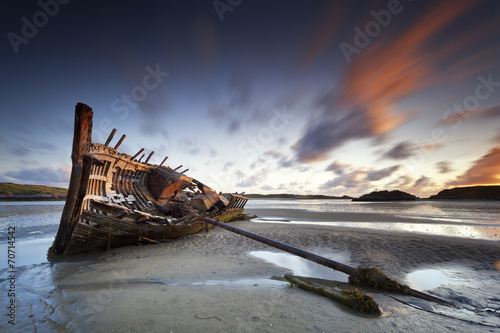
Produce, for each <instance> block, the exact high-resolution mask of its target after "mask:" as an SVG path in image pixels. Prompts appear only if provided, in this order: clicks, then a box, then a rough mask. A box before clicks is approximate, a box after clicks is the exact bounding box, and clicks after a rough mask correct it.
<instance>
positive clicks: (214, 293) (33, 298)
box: [0, 221, 500, 332]
mask: <svg viewBox="0 0 500 333" xmlns="http://www.w3.org/2000/svg"><path fill="white" fill-rule="evenodd" d="M233 225H234V226H236V227H240V228H242V229H245V230H248V231H251V232H255V233H257V234H260V235H262V236H266V237H269V238H272V239H276V240H278V241H281V242H284V243H287V244H290V245H293V246H296V247H299V248H302V249H304V250H308V251H311V252H314V253H317V254H319V255H323V256H326V257H329V258H331V259H333V260H337V261H340V260H343V263H345V264H349V265H351V266H359V265H361V266H370V267H373V266H375V267H378V268H380V269H381V270H383V271H384V272H385V273H387V274H388V275H390V276H391V277H393V278H396V279H399V280H400V281H401V282H403V283H409V282H410V281H409V280H408V276H409V274H410V273H412V272H415V271H419V270H425V269H427V270H429V269H432V270H436V271H440V272H443V274H445V275H446V276H447V278H448V283H450V284H445V285H441V286H438V287H437V288H434V289H433V290H432V291H431V292H432V293H434V294H436V295H438V296H440V297H443V298H445V299H448V300H452V301H454V302H456V303H457V304H458V305H460V306H461V307H462V310H457V309H452V308H446V307H444V306H439V305H435V304H431V303H427V302H424V301H419V300H415V299H413V298H411V297H408V296H401V295H394V296H395V297H396V298H398V299H400V300H403V301H405V302H410V303H414V304H418V305H419V306H420V307H424V308H426V309H430V310H437V311H440V312H443V313H446V314H448V315H451V316H459V317H462V318H466V319H469V320H474V321H477V322H482V323H486V324H489V325H498V326H499V327H500V317H499V316H498V315H495V314H491V313H485V312H483V313H478V314H474V313H473V312H472V310H473V309H474V308H477V309H485V308H488V307H494V306H497V307H500V287H499V285H498V281H500V243H499V242H494V241H485V240H470V239H464V238H451V237H440V236H429V235H421V234H414V233H398V232H388V231H378V230H369V229H350V228H340V227H325V226H317V225H292V224H290V225H287V224H273V223H253V222H246V221H242V222H236V223H233ZM252 251H254V252H255V251H272V252H277V253H279V252H280V251H279V250H277V249H273V248H271V247H269V246H267V245H264V244H261V243H258V242H256V241H253V240H250V239H248V238H244V237H242V236H240V235H236V234H233V233H231V232H229V231H226V230H222V229H212V230H211V231H210V232H209V233H208V234H205V233H201V234H197V235H193V236H189V237H185V238H183V239H179V240H176V241H172V242H169V243H165V244H160V245H152V246H130V247H124V248H119V249H115V250H111V251H110V252H109V253H102V254H100V255H98V256H95V255H93V256H81V257H75V258H72V259H71V260H70V261H69V260H68V261H61V262H52V263H50V264H49V263H45V264H39V265H32V266H29V267H24V268H20V271H19V274H18V280H17V295H18V298H17V302H18V303H17V304H18V309H17V318H16V326H15V330H13V329H12V328H13V327H12V326H10V325H8V324H7V323H6V320H5V319H3V320H2V322H1V327H2V331H5V330H4V328H7V331H24V332H26V331H35V330H36V331H37V332H48V331H57V332H66V331H70V332H90V331H94V332H137V331H150V332H200V331H205V332H222V331H225V332H336V331H337V332H431V331H432V332H449V331H468V332H498V328H493V327H487V326H480V325H477V324H471V323H467V322H464V321H460V320H457V319H452V318H448V317H444V316H439V315H436V314H433V313H430V312H426V311H423V310H419V309H415V308H413V307H410V306H407V305H405V304H403V303H400V302H398V301H397V300H395V299H393V298H392V297H391V295H387V294H383V293H377V292H373V291H367V292H368V293H369V294H370V295H372V296H374V297H375V299H376V301H377V302H378V303H379V304H380V306H381V308H382V310H383V312H384V315H383V316H382V317H372V316H367V315H360V314H358V313H355V312H353V311H351V310H350V309H348V308H346V307H344V306H343V305H340V304H337V303H335V302H333V301H331V300H329V299H326V298H323V297H320V296H318V295H314V294H310V293H308V292H305V291H303V290H300V289H298V288H290V287H289V285H288V283H285V282H281V281H275V280H272V279H270V278H271V277H272V276H280V277H282V276H283V275H284V274H285V273H290V272H293V271H292V267H288V268H287V265H286V263H285V264H283V265H282V266H285V267H280V266H278V265H275V264H272V263H270V262H268V261H266V260H263V259H260V258H258V257H256V256H253V255H251V254H250V253H251V252H252ZM450 281H451V282H450ZM0 285H1V286H2V289H3V290H5V288H6V286H7V281H2V282H1V283H0ZM6 301H7V300H5V299H2V300H1V301H0V306H1V308H3V309H5V306H6V305H7V303H6Z"/></svg>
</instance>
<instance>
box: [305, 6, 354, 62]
mask: <svg viewBox="0 0 500 333" xmlns="http://www.w3.org/2000/svg"><path fill="white" fill-rule="evenodd" d="M344 5H345V3H344V2H342V1H338V2H337V1H335V2H332V3H330V6H329V7H328V9H327V10H326V15H325V19H324V20H323V23H322V25H321V27H320V28H319V29H318V31H317V32H316V34H315V36H314V38H313V40H312V42H311V45H310V46H309V48H308V49H307V51H306V54H305V55H304V57H303V58H302V60H301V62H300V65H299V69H300V70H304V69H306V68H307V67H308V66H309V65H310V64H311V62H313V61H314V59H316V58H317V57H318V56H319V55H320V54H321V53H322V52H323V50H324V49H325V47H326V46H328V44H330V42H331V41H332V39H333V37H334V35H335V33H336V32H337V29H338V27H339V25H340V23H341V22H342V18H343V17H345V15H344V14H345V11H344ZM332 18H333V19H332Z"/></svg>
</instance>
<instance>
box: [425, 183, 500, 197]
mask: <svg viewBox="0 0 500 333" xmlns="http://www.w3.org/2000/svg"><path fill="white" fill-rule="evenodd" d="M429 199H432V200H500V186H470V187H455V188H452V189H448V190H442V191H441V192H439V193H438V194H436V195H432V196H430V197H429Z"/></svg>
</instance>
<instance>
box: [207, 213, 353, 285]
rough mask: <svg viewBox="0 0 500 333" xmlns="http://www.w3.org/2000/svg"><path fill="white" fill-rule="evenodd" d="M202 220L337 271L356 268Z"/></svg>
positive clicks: (237, 229)
mask: <svg viewBox="0 0 500 333" xmlns="http://www.w3.org/2000/svg"><path fill="white" fill-rule="evenodd" d="M203 221H205V222H207V223H210V224H213V225H216V226H218V227H221V228H224V229H226V230H229V231H232V232H234V233H237V234H239V235H242V236H245V237H248V238H251V239H253V240H256V241H258V242H261V243H264V244H267V245H269V246H272V247H275V248H277V249H280V250H283V251H285V252H288V253H292V254H295V255H297V256H299V257H302V258H305V259H307V260H311V261H314V262H315V263H317V264H320V265H323V266H326V267H330V268H333V269H334V270H337V271H340V272H343V273H346V274H349V275H351V274H353V273H354V271H355V270H356V269H355V268H354V267H351V266H349V265H345V264H342V263H340V262H337V261H334V260H331V259H328V258H325V257H322V256H319V255H317V254H314V253H311V252H307V251H304V250H301V249H299V248H296V247H293V246H290V245H287V244H285V243H281V242H278V241H275V240H272V239H270V238H266V237H263V236H259V235H257V234H254V233H252V232H249V231H246V230H243V229H239V228H236V227H233V226H232V225H229V224H226V223H222V222H219V221H216V220H214V219H211V218H208V217H204V218H203Z"/></svg>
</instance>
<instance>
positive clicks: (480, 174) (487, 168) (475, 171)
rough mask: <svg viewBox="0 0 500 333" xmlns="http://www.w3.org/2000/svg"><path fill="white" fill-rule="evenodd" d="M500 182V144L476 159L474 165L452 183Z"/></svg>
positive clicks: (486, 183) (490, 183) (479, 183)
mask: <svg viewBox="0 0 500 333" xmlns="http://www.w3.org/2000/svg"><path fill="white" fill-rule="evenodd" d="M498 184H500V146H496V147H494V148H492V149H490V151H489V152H488V153H487V154H485V155H483V156H482V157H480V158H479V159H477V160H476V161H474V163H473V164H472V166H471V167H470V168H469V169H468V170H467V171H466V172H464V173H463V174H462V175H460V176H458V177H457V178H456V180H454V181H451V182H449V183H448V185H449V186H451V185H498Z"/></svg>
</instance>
